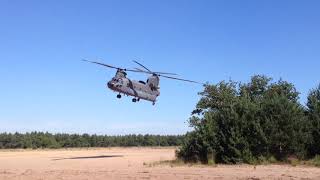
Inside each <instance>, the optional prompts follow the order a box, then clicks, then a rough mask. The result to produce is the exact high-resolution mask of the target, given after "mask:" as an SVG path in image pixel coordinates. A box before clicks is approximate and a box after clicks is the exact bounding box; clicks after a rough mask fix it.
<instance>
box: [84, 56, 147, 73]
mask: <svg viewBox="0 0 320 180" xmlns="http://www.w3.org/2000/svg"><path fill="white" fill-rule="evenodd" d="M83 61H86V62H90V63H94V64H98V65H101V66H105V67H108V68H113V69H120V70H124V71H130V72H138V73H141V72H140V71H138V70H133V69H122V68H119V67H114V66H111V65H108V64H104V63H100V62H96V61H89V60H86V59H83Z"/></svg>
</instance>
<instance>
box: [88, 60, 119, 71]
mask: <svg viewBox="0 0 320 180" xmlns="http://www.w3.org/2000/svg"><path fill="white" fill-rule="evenodd" d="M82 60H83V61H86V62H90V63H94V64H98V65H101V66H105V67H108V68H113V69H121V68H118V67H114V66H110V65H108V64H103V63H100V62H96V61H89V60H86V59H82Z"/></svg>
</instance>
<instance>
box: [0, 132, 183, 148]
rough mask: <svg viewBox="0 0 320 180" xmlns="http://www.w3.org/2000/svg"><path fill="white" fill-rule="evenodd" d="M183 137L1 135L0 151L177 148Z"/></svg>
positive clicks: (33, 133)
mask: <svg viewBox="0 0 320 180" xmlns="http://www.w3.org/2000/svg"><path fill="white" fill-rule="evenodd" d="M183 138H184V137H183V136H181V135H177V136H169V135H168V136H160V135H148V134H147V135H125V136H106V135H89V134H82V135H79V134H51V133H43V132H31V133H25V134H20V133H2V134H0V149H16V148H33V149H37V148H75V147H114V146H119V147H130V146H179V145H181V143H182V139H183Z"/></svg>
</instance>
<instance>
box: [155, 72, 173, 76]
mask: <svg viewBox="0 0 320 180" xmlns="http://www.w3.org/2000/svg"><path fill="white" fill-rule="evenodd" d="M154 73H155V74H166V75H172V76H178V74H176V73H167V72H154Z"/></svg>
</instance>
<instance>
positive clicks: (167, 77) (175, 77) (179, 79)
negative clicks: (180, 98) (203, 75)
mask: <svg viewBox="0 0 320 180" xmlns="http://www.w3.org/2000/svg"><path fill="white" fill-rule="evenodd" d="M160 76H161V77H165V78H169V79H175V80H179V81H186V82H191V83H197V84H202V85H205V84H204V83H200V82H197V81H191V80H188V79H180V78H176V77H170V76H164V75H160Z"/></svg>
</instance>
